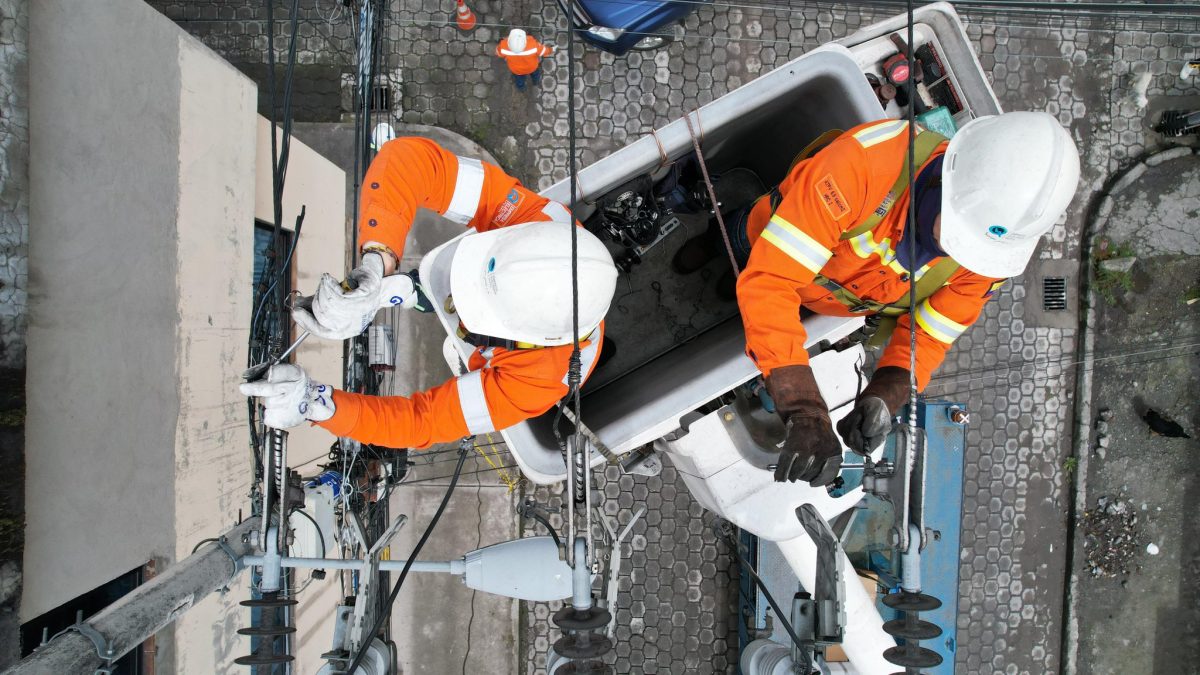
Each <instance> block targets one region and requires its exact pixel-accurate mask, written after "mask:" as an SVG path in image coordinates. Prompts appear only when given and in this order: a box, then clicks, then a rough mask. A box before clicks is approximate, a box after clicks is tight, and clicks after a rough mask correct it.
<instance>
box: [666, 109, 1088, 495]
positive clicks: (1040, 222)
mask: <svg viewBox="0 0 1200 675" xmlns="http://www.w3.org/2000/svg"><path fill="white" fill-rule="evenodd" d="M915 146H916V152H915V159H914V164H915V165H916V167H917V177H916V182H915V184H914V186H913V191H914V193H915V195H916V196H915V199H916V223H915V224H913V223H908V222H907V221H908V208H909V200H910V199H913V196H912V195H910V194H909V186H908V176H907V174H906V172H905V173H902V172H903V170H904V169H905V167H906V160H907V156H908V123H907V122H905V121H903V120H883V121H880V122H872V123H869V124H864V125H860V126H858V127H855V128H853V129H850V130H849V131H847V132H845V133H843V134H842V135H840V136H839V137H838V138H837V139H836V140H834V141H833V142H832V143H830V144H829V145H828V146H827V147H825V148H824V149H823V150H820V151H819V152H817V153H816V154H815V155H813V156H812V157H811V158H809V159H806V160H803V161H800V162H798V163H796V165H795V166H794V167H793V168H792V169H791V170H790V171H789V172H788V175H787V176H786V177H785V178H784V179H783V181H782V182H781V183H780V184H779V187H778V188H777V189H776V190H774V191H772V192H771V193H770V194H768V195H765V196H763V197H762V198H760V199H759V200H758V201H757V202H756V203H755V204H754V205H753V206H752V207H750V208H748V209H744V210H743V211H742V212H740V213H738V214H734V215H733V216H732V217H731V218H730V219H729V221H727V222H726V227H727V228H728V229H729V234H730V242H731V244H732V245H733V248H734V252H735V254H737V255H738V256H739V257H741V258H742V261H741V263H742V264H743V265H744V270H743V272H742V274H741V276H740V277H739V278H738V281H737V298H738V306H739V308H740V309H741V314H742V321H743V323H744V325H745V331H746V352H747V354H748V355H749V356H750V358H751V359H753V360H754V362H755V363H756V364H757V365H758V368H759V370H760V371H761V372H762V374H763V375H764V377H765V378H766V384H767V391H768V392H769V393H770V395H771V397H772V398H773V399H774V403H775V407H776V411H777V412H778V413H779V415H780V416H781V417H782V418H783V420H784V422H785V423H786V425H787V438H786V440H785V441H784V444H783V448H782V451H781V454H780V458H779V464H778V468H777V470H776V472H775V480H778V481H784V480H787V481H795V480H805V481H809V482H810V483H811V484H812V485H814V486H817V485H826V484H828V483H830V482H831V481H833V480H834V478H836V477H837V475H838V472H839V470H840V468H841V463H842V448H841V445H840V444H839V443H838V439H837V437H836V436H835V435H834V431H833V426H832V424H831V422H830V418H829V410H828V408H827V407H826V405H825V401H824V400H823V399H822V398H821V393H820V391H819V390H818V388H817V382H816V380H815V378H814V377H813V372H812V369H811V368H809V366H808V352H807V351H806V349H805V344H804V343H805V337H806V334H805V331H804V326H803V324H802V323H801V322H800V320H799V318H800V317H799V312H800V309H801V308H802V307H803V308H806V309H809V310H811V311H813V312H817V313H820V314H834V315H841V316H854V315H882V316H883V317H885V318H883V323H882V325H881V333H884V332H885V331H887V330H891V331H892V332H891V339H890V340H889V341H888V342H887V346H886V347H885V348H884V351H883V355H882V358H880V360H879V363H878V365H877V368H876V370H875V373H874V375H873V376H872V377H871V381H870V384H868V385H867V387H866V388H865V389H864V390H863V392H862V393H861V395H860V396H859V397H858V400H857V402H856V405H855V407H854V409H853V411H852V412H851V413H850V414H849V415H848V416H847V417H846V418H845V419H843V420H842V421H841V422H839V423H838V431H839V432H841V435H842V438H843V439H844V440H845V442H846V445H847V446H849V447H850V448H851V449H852V450H854V451H856V452H859V453H862V454H865V453H867V452H870V451H871V450H872V449H874V448H875V447H877V446H878V444H880V443H882V442H883V439H884V437H885V436H886V435H887V433H888V431H889V430H890V428H891V418H892V416H893V415H895V414H896V412H897V411H898V410H899V408H900V407H901V406H902V405H904V403H905V402H906V401H907V400H908V394H909V391H910V385H909V378H910V375H909V354H910V351H909V341H910V333H909V328H910V325H909V314H908V307H909V302H908V292H909V284H910V274H912V273H913V270H916V273H915V274H916V280H915V281H916V295H917V309H916V320H917V330H916V334H917V335H916V344H917V355H916V380H917V387H918V388H919V389H924V388H925V385H926V384H928V382H929V379H930V375H931V374H932V372H933V370H934V369H935V368H937V367H938V366H939V365H940V364H941V362H942V359H943V358H944V357H945V354H946V351H947V350H948V349H949V348H950V345H951V344H952V343H953V342H954V340H955V338H957V337H958V336H959V335H961V334H962V333H963V332H965V331H966V330H967V328H968V327H969V326H970V325H971V324H972V323H974V322H975V320H976V319H977V318H978V317H979V314H980V312H981V311H982V309H983V305H984V304H985V303H986V302H987V301H988V298H990V297H991V296H992V294H993V293H995V291H996V290H997V289H998V288H999V287H1000V286H1001V285H1002V284H1003V283H1004V279H1006V278H1008V277H1012V276H1016V275H1018V274H1020V273H1021V272H1022V271H1023V270H1024V269H1025V265H1026V264H1027V263H1028V261H1029V259H1030V257H1031V256H1032V255H1033V251H1034V248H1035V247H1036V246H1037V243H1038V240H1039V238H1040V237H1041V236H1042V235H1043V234H1044V233H1045V232H1046V231H1048V230H1049V229H1050V228H1051V227H1052V226H1053V225H1054V224H1055V222H1056V221H1058V219H1059V218H1060V217H1061V216H1062V214H1063V213H1064V212H1065V211H1066V208H1067V206H1068V204H1069V203H1070V201H1071V198H1072V197H1073V196H1074V194H1075V188H1076V186H1077V184H1078V181H1079V153H1078V151H1077V150H1076V148H1075V144H1074V142H1073V141H1072V140H1071V137H1070V135H1069V134H1068V133H1067V132H1066V131H1065V130H1064V129H1063V128H1062V127H1061V126H1060V125H1059V123H1058V121H1057V120H1056V119H1055V118H1054V117H1052V116H1051V115H1048V114H1046V113H1033V112H1014V113H1006V114H1003V115H998V116H992V117H984V118H980V119H977V120H973V121H971V122H969V123H968V124H966V125H964V126H963V128H962V129H961V130H959V132H958V133H957V134H956V135H955V136H954V139H953V140H951V141H949V143H947V142H946V141H945V139H944V138H942V137H940V136H937V135H936V134H932V133H931V132H927V131H921V132H920V134H919V135H918V136H917V139H916V143H915ZM914 225H915V226H914ZM914 236H915V237H916V259H915V260H911V259H910V258H911V256H910V252H909V251H910V249H909V244H910V241H911V238H912V237H914ZM702 237H703V235H702ZM713 241H714V240H713V238H712V237H711V235H709V236H707V237H705V238H701V237H697V238H695V239H693V240H691V241H689V242H688V243H687V244H685V245H684V247H683V248H682V249H681V250H680V252H679V254H677V256H676V258H675V266H676V268H677V269H678V270H679V271H681V272H688V271H691V270H694V269H699V267H700V266H701V265H703V263H704V261H705V260H706V259H708V257H709V256H711V255H713V254H714V253H717V252H719V248H718V249H716V251H714V246H713V243H712V242H713Z"/></svg>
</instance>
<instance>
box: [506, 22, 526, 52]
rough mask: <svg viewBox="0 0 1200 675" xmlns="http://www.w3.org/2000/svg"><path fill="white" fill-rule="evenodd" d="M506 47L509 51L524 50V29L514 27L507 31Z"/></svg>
mask: <svg viewBox="0 0 1200 675" xmlns="http://www.w3.org/2000/svg"><path fill="white" fill-rule="evenodd" d="M508 48H509V50H510V51H514V52H523V51H525V31H523V30H521V29H520V28H514V29H512V30H510V31H509V32H508Z"/></svg>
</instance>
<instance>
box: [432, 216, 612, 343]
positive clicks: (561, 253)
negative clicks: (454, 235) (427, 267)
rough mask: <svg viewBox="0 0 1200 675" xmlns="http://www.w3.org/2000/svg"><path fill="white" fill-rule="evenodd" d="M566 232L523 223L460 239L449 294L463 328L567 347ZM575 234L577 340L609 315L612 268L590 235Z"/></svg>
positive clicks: (561, 226) (563, 226) (566, 227)
mask: <svg viewBox="0 0 1200 675" xmlns="http://www.w3.org/2000/svg"><path fill="white" fill-rule="evenodd" d="M572 227H575V225H572V224H569V223H558V222H539V223H525V224H523V225H514V226H512V227H504V228H500V229H498V230H492V231H490V232H480V233H478V234H470V235H467V236H466V237H463V238H462V241H461V242H460V243H459V245H458V249H457V250H456V251H455V253H454V260H453V262H451V264H450V293H451V295H453V297H454V307H455V310H456V311H457V312H458V316H459V318H460V319H461V320H462V322H463V325H465V326H466V327H467V330H469V331H471V332H472V333H478V334H481V335H490V336H492V337H497V338H502V339H506V340H515V341H518V342H528V343H531V344H536V345H546V346H554V345H565V344H570V343H571V342H573V339H574V334H573V330H572V328H573V326H572V302H571V228H572ZM576 234H577V236H578V256H579V267H578V270H579V337H580V338H581V339H582V338H585V337H587V335H588V334H589V333H591V332H592V331H593V330H595V328H596V327H597V326H599V325H600V322H601V321H602V320H603V319H604V315H605V314H606V313H608V305H609V303H611V302H612V297H613V291H614V290H615V289H616V286H617V268H616V266H615V265H613V261H612V256H611V255H610V254H609V252H608V249H606V248H605V247H604V244H603V243H601V242H600V240H599V239H598V238H597V237H596V235H594V234H592V233H591V232H588V231H587V230H585V229H583V228H578V229H577V230H576Z"/></svg>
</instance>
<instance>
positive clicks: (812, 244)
mask: <svg viewBox="0 0 1200 675" xmlns="http://www.w3.org/2000/svg"><path fill="white" fill-rule="evenodd" d="M762 238H763V239H766V240H767V241H769V242H771V243H772V244H774V245H775V247H776V248H778V249H779V250H780V251H783V252H784V253H786V254H787V255H788V257H790V258H791V259H792V260H795V261H796V262H798V263H800V264H801V265H803V266H805V267H806V268H808V269H809V270H810V271H811V272H812V273H813V274H819V273H820V272H821V269H822V268H823V267H825V263H827V262H829V259H830V258H832V257H833V253H832V252H831V251H830V250H829V249H827V248H825V247H824V246H822V245H821V244H820V242H818V241H817V240H816V239H813V238H812V237H810V236H809V235H808V234H807V233H805V232H804V231H803V230H801V229H800V228H798V227H796V226H795V225H792V224H791V223H789V222H788V221H786V220H784V219H783V218H781V217H780V216H779V215H778V214H776V215H774V216H771V222H769V223H767V228H766V229H765V230H763V233H762Z"/></svg>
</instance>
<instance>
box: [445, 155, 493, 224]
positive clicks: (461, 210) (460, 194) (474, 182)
mask: <svg viewBox="0 0 1200 675" xmlns="http://www.w3.org/2000/svg"><path fill="white" fill-rule="evenodd" d="M482 196H483V162H480V161H479V160H477V159H472V158H470V157H459V158H458V178H457V179H456V180H455V181H454V196H453V197H451V198H450V206H447V207H446V212H445V213H443V214H442V215H444V216H446V217H447V218H449V219H450V220H453V221H454V222H456V223H458V224H459V225H466V224H467V223H469V222H471V219H473V218H474V217H475V212H476V211H478V210H479V199H480V198H481V197H482Z"/></svg>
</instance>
